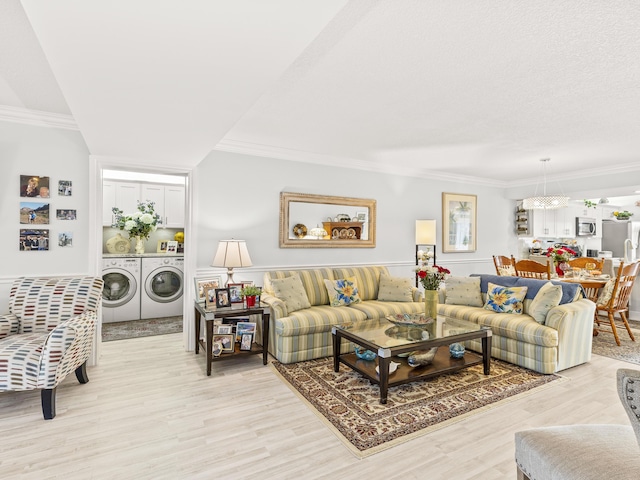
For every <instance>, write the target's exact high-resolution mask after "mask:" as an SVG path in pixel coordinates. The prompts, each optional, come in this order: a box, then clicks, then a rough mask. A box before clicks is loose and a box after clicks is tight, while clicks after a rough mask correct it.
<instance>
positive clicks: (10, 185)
mask: <svg viewBox="0 0 640 480" xmlns="http://www.w3.org/2000/svg"><path fill="white" fill-rule="evenodd" d="M0 158H1V159H2V163H1V164H0V165H1V169H2V171H1V173H0V225H2V235H0V252H1V253H0V258H2V263H1V265H2V267H1V270H0V312H6V310H7V303H8V292H9V288H10V283H11V281H12V280H13V279H14V278H16V277H19V276H23V275H65V274H83V275H84V274H93V273H95V272H92V267H90V266H89V255H88V252H89V248H90V246H89V245H88V237H89V235H88V230H89V227H88V225H89V223H88V220H89V214H90V211H89V183H90V182H88V179H89V164H88V158H89V152H88V150H87V147H86V145H85V143H84V140H83V138H82V136H81V135H80V133H79V132H76V131H71V130H62V129H56V128H47V127H38V126H30V125H23V124H18V123H10V122H3V121H0ZM20 175H39V176H48V177H50V186H51V198H49V205H50V207H49V209H50V216H51V220H50V224H49V225H48V226H43V227H42V228H48V229H49V241H50V250H49V251H44V252H42V251H40V252H38V251H27V252H21V251H20V250H19V246H18V240H19V232H20V228H24V227H25V226H26V225H22V226H21V225H20V217H19V206H20V201H25V200H27V199H25V198H21V197H20V191H19V188H20V187H19V186H20ZM59 180H71V181H72V182H73V194H72V196H70V197H63V196H59V195H58V193H57V186H58V181H59ZM39 200H40V199H39ZM64 208H71V209H76V210H77V220H69V221H62V220H56V219H55V210H56V209H64ZM66 231H71V232H73V247H65V248H59V247H58V246H57V238H58V233H61V232H66Z"/></svg>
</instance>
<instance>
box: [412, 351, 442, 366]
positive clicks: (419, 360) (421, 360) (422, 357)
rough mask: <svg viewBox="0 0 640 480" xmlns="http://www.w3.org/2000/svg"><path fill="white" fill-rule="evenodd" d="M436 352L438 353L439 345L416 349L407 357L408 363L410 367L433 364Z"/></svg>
mask: <svg viewBox="0 0 640 480" xmlns="http://www.w3.org/2000/svg"><path fill="white" fill-rule="evenodd" d="M436 353H438V347H433V348H431V349H429V350H418V351H415V352H413V353H412V354H411V355H409V356H408V357H407V363H408V364H409V366H410V367H424V366H426V365H431V364H432V363H433V359H434V358H435V357H436Z"/></svg>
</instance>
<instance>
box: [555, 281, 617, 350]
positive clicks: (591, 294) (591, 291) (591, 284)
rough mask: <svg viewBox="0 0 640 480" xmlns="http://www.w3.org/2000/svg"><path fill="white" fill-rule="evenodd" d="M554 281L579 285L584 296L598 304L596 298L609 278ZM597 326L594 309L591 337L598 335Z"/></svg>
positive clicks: (596, 312)
mask: <svg viewBox="0 0 640 480" xmlns="http://www.w3.org/2000/svg"><path fill="white" fill-rule="evenodd" d="M554 280H559V281H561V282H567V283H579V284H580V285H582V288H583V289H584V293H585V296H586V297H587V298H588V299H589V300H591V301H592V302H593V303H597V302H598V297H599V296H600V290H602V288H603V287H604V286H605V285H606V284H607V282H608V281H609V278H603V277H591V276H586V277H583V276H580V277H558V278H556V279H554ZM598 324H599V322H598V310H597V309H596V311H595V313H594V314H593V336H594V337H595V336H597V335H598V329H597V328H596V326H597V325H598Z"/></svg>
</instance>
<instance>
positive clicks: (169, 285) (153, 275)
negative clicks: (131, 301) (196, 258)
mask: <svg viewBox="0 0 640 480" xmlns="http://www.w3.org/2000/svg"><path fill="white" fill-rule="evenodd" d="M183 272H184V258H183V257H171V256H162V257H143V258H142V294H141V299H140V318H161V317H174V316H178V315H182V293H183V291H184V275H183Z"/></svg>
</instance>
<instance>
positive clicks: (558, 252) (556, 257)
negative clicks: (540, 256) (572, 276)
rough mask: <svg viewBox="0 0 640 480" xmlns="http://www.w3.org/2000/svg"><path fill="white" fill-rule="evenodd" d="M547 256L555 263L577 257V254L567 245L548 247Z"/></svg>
mask: <svg viewBox="0 0 640 480" xmlns="http://www.w3.org/2000/svg"><path fill="white" fill-rule="evenodd" d="M546 255H547V257H551V258H553V261H554V262H555V263H562V262H567V261H569V260H571V259H572V258H573V257H577V256H578V254H577V253H576V252H575V251H574V250H571V249H570V248H568V247H549V248H547V253H546Z"/></svg>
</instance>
